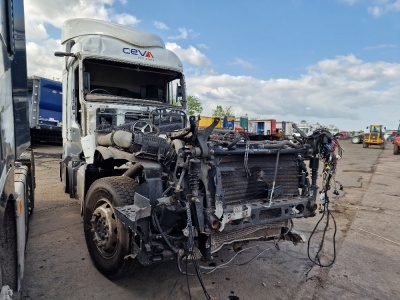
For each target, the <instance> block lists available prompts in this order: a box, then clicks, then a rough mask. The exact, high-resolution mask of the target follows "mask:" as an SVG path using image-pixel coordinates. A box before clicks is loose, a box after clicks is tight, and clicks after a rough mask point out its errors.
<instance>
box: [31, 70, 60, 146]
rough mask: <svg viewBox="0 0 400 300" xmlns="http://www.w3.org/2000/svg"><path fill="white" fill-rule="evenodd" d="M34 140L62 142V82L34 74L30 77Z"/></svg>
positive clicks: (32, 135) (32, 133) (32, 136)
mask: <svg viewBox="0 0 400 300" xmlns="http://www.w3.org/2000/svg"><path fill="white" fill-rule="evenodd" d="M28 97H29V99H30V114H29V119H30V128H31V129H30V131H31V138H32V142H47V143H55V144H61V143H62V135H61V128H62V84H61V82H59V81H55V80H51V79H47V78H43V77H39V76H32V77H29V78H28Z"/></svg>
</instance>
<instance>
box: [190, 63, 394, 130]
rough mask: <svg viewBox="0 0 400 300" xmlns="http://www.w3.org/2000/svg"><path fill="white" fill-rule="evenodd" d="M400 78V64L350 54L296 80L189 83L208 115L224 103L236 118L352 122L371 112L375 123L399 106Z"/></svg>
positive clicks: (217, 78)
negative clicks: (374, 60) (392, 108)
mask: <svg viewBox="0 0 400 300" xmlns="http://www.w3.org/2000/svg"><path fill="white" fill-rule="evenodd" d="M398 78H400V64H391V63H385V62H375V63H365V62H363V61H362V60H360V59H358V58H357V57H355V56H354V55H348V56H338V57H336V58H335V59H330V60H328V59H327V60H323V61H320V62H318V63H317V64H315V65H314V66H311V67H310V68H309V70H308V71H307V73H306V74H304V75H303V76H301V77H300V78H298V79H296V80H291V79H285V78H280V79H270V80H260V79H256V78H253V77H246V76H231V75H226V74H224V75H214V76H196V77H195V76H193V77H188V79H187V80H188V84H187V86H188V94H190V95H195V96H196V97H198V98H199V99H200V100H201V101H202V104H203V108H204V112H203V113H204V115H210V114H211V112H212V110H213V109H215V107H216V106H217V105H222V106H225V107H229V106H232V110H233V112H234V113H235V114H236V116H241V115H245V114H248V115H249V116H257V117H264V118H274V117H275V118H279V119H280V120H290V119H288V118H292V120H294V121H296V120H297V121H298V120H301V119H304V118H306V119H310V120H313V119H315V120H316V121H319V122H320V123H326V124H332V123H333V124H335V123H336V122H338V124H339V125H340V124H348V126H351V125H350V124H352V122H353V123H356V122H360V119H361V118H365V117H366V116H367V115H368V114H369V115H370V119H371V120H370V121H369V122H371V121H376V118H377V117H378V115H380V114H382V116H380V117H381V118H382V117H384V118H385V119H383V120H382V121H386V120H387V118H388V113H387V112H388V111H389V114H390V113H392V114H393V115H394V114H395V113H394V112H391V110H390V107H391V106H392V107H396V106H397V104H396V103H397V102H398V95H399V93H400V86H399V84H398V83H399V80H398ZM385 108H386V109H385ZM388 108H389V109H388ZM362 111H364V112H363V113H362ZM385 111H386V113H385V115H383V114H384V112H385ZM385 116H386V117H385ZM374 118H375V119H374ZM324 120H326V121H325V122H324ZM335 120H336V122H335ZM396 121H397V119H396ZM366 125H368V124H365V126H366ZM354 126H355V125H354ZM363 126H364V124H363ZM356 128H357V127H355V128H354V129H356Z"/></svg>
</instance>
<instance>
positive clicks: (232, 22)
mask: <svg viewBox="0 0 400 300" xmlns="http://www.w3.org/2000/svg"><path fill="white" fill-rule="evenodd" d="M78 17H85V18H94V19H102V20H106V21H111V22H114V23H118V24H124V25H127V26H131V27H135V28H139V29H143V30H146V31H150V32H153V33H155V34H157V35H159V36H160V37H161V38H162V39H163V40H164V42H165V44H166V48H167V49H169V50H171V51H173V52H175V53H176V54H177V56H178V57H179V58H180V59H181V61H182V62H183V66H184V73H185V78H186V87H187V94H188V95H192V96H195V97H197V98H198V99H199V100H200V101H201V104H202V107H203V109H204V110H203V112H202V115H204V116H211V115H212V111H213V110H214V109H215V108H216V106H217V105H221V106H222V107H224V108H225V109H226V108H230V109H231V111H232V112H233V114H234V115H235V116H236V117H240V116H246V115H247V116H248V117H249V118H258V119H276V120H277V121H292V122H295V123H300V122H301V121H302V120H305V121H307V122H308V123H317V122H318V123H319V124H323V125H326V126H328V125H335V126H337V127H339V129H341V130H348V131H351V130H361V129H365V128H366V127H367V126H368V125H370V124H373V123H375V124H383V125H384V126H386V128H387V129H397V127H398V126H399V120H400V0H279V1H277V0H253V1H237V0H202V1H194V0H168V1H163V0H68V1H65V0H25V27H26V38H27V63H28V76H31V75H36V76H41V77H45V78H50V79H52V78H61V77H62V65H61V63H62V60H60V59H59V58H56V57H55V56H54V52H55V51H59V50H62V47H61V43H60V37H61V28H62V25H63V22H64V21H65V20H67V19H70V18H78Z"/></svg>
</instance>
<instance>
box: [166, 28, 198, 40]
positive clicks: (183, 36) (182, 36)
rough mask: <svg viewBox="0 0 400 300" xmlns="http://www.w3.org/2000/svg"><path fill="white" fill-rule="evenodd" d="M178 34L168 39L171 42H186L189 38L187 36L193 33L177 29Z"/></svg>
mask: <svg viewBox="0 0 400 300" xmlns="http://www.w3.org/2000/svg"><path fill="white" fill-rule="evenodd" d="M178 31H179V34H178V35H175V36H170V37H168V38H169V39H171V40H182V39H183V40H186V39H187V38H188V37H189V34H190V33H192V32H193V31H192V30H190V29H186V28H178Z"/></svg>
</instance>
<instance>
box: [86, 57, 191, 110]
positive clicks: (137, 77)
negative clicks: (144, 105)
mask: <svg viewBox="0 0 400 300" xmlns="http://www.w3.org/2000/svg"><path fill="white" fill-rule="evenodd" d="M83 82H84V93H85V98H86V100H88V101H91V100H96V95H97V96H99V95H101V96H102V97H101V98H103V99H104V98H105V97H104V96H107V99H108V100H110V99H111V100H112V101H124V102H126V100H127V99H135V100H138V99H139V100H143V101H156V102H158V103H165V104H170V105H175V106H179V107H184V93H183V89H182V86H184V83H183V76H182V74H181V73H179V72H175V71H170V70H164V69H156V68H149V67H144V66H139V65H131V64H125V63H120V62H114V61H104V60H95V59H86V60H85V61H84V72H83Z"/></svg>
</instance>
